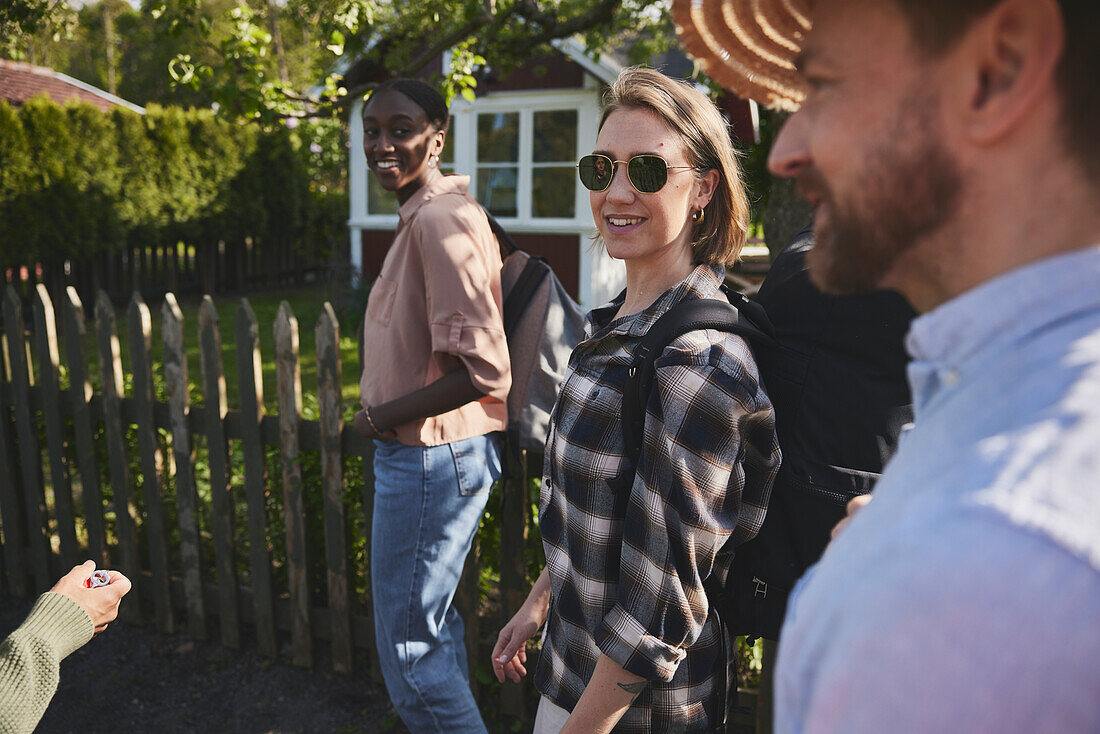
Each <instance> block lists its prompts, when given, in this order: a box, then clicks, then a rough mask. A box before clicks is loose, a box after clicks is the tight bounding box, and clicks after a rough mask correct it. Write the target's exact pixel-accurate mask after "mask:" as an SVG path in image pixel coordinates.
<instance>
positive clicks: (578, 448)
mask: <svg viewBox="0 0 1100 734" xmlns="http://www.w3.org/2000/svg"><path fill="white" fill-rule="evenodd" d="M606 102H607V106H606V108H605V110H604V113H603V117H602V119H601V122H600V129H599V135H598V137H597V141H596V150H595V152H594V153H593V154H592V155H587V156H584V157H583V158H581V160H580V163H579V164H578V166H577V168H578V173H579V175H580V180H581V182H582V183H583V184H584V185H585V186H586V187H587V188H588V189H590V190H591V195H590V199H591V204H592V216H593V218H594V219H595V221H596V227H597V229H598V231H599V236H600V238H601V239H602V241H603V243H604V245H605V246H606V248H607V251H608V253H610V254H611V255H612V256H613V257H616V258H621V259H622V260H624V261H625V264H626V290H625V291H624V292H623V293H622V294H620V295H619V296H618V298H616V299H615V300H614V301H612V302H611V303H610V304H608V305H607V306H604V307H602V308H598V309H596V310H594V311H592V312H591V313H590V314H589V315H588V320H587V323H586V331H585V333H586V339H585V340H584V341H582V342H581V344H580V345H579V346H578V347H577V348H576V350H574V352H573V354H572V356H571V358H570V363H569V367H570V369H569V372H568V373H567V375H566V378H565V380H564V382H563V384H562V387H561V391H560V393H559V396H558V401H557V404H556V405H555V408H554V412H553V416H552V419H551V425H550V435H549V437H548V439H547V444H546V463H545V466H544V476H543V484H542V495H541V499H540V518H539V523H540V528H541V531H542V538H543V546H544V549H545V551H546V568H545V569H544V570H543V571H542V574H541V575H540V576H539V578H538V580H537V581H536V583H535V586H534V588H533V589H532V591H531V593H530V595H529V596H528V597H527V600H526V601H525V602H524V604H523V606H522V607H521V609H520V610H519V612H517V613H516V615H515V616H514V617H513V618H512V619H511V621H509V623H508V624H507V625H506V626H505V627H504V629H503V630H502V631H501V633H500V636H499V637H498V639H497V643H496V647H495V648H494V650H493V660H492V664H493V667H494V670H495V672H496V675H497V678H498V679H499V680H501V681H503V679H504V678H505V677H507V678H510V679H511V680H513V681H517V682H518V681H519V680H520V678H521V677H522V676H523V675H525V674H526V672H527V671H526V668H525V663H526V662H527V656H526V652H525V649H524V645H525V642H526V640H528V639H529V638H531V637H532V636H533V635H534V634H535V633H536V631H537V630H538V629H539V628H540V627H542V626H543V624H544V623H545V630H544V640H543V645H542V652H541V654H540V655H539V660H538V666H537V667H536V669H535V674H534V680H535V685H536V687H537V688H538V689H539V691H540V692H541V694H542V697H541V700H540V705H539V711H538V714H537V716H536V722H535V731H536V732H539V733H540V734H541V733H542V732H559V731H560V732H584V733H585V734H590V733H591V732H608V731H611V730H612V729H614V731H616V732H639V733H640V732H667V731H677V732H713V731H715V730H718V729H720V727H721V725H722V721H723V708H724V705H725V688H724V679H725V677H724V673H723V671H724V666H725V662H726V661H725V647H724V640H723V635H722V631H721V629H720V625H719V624H718V622H717V619H716V616H715V613H714V611H713V609H712V608H711V607H710V605H709V604H708V601H707V596H706V592H705V591H704V589H703V580H704V579H705V578H707V577H708V576H709V575H710V574H711V572H712V570H713V569H715V568H716V566H717V565H718V564H722V563H726V564H727V565H728V563H729V561H728V560H724V561H723V560H722V558H725V554H723V556H722V557H721V558H720V557H719V554H718V551H719V549H720V548H722V546H723V545H724V544H725V543H726V541H727V540H729V539H730V538H731V537H732V538H733V540H734V542H738V541H744V540H747V539H748V538H750V537H752V535H754V534H755V533H756V531H757V530H758V529H759V527H760V524H761V522H762V521H763V514H764V509H765V505H766V501H767V494H768V491H769V488H770V486H771V482H772V480H773V478H774V474H775V471H776V469H777V468H778V462H779V449H778V445H777V443H776V439H775V430H774V429H775V419H774V413H773V411H772V407H771V403H770V401H769V400H768V397H767V396H766V395H765V394H764V392H763V390H762V389H761V385H760V383H759V380H758V376H757V370H756V365H755V363H754V362H753V358H752V353H751V351H750V350H749V347H748V345H747V344H746V343H745V342H744V341H743V340H742V339H741V338H740V337H737V336H734V335H730V334H726V333H724V332H717V331H710V330H700V331H695V332H690V333H688V334H685V335H684V336H682V337H680V338H678V339H676V340H675V341H674V342H673V343H672V344H671V345H670V346H669V347H668V348H667V349H666V350H665V351H664V353H663V354H662V355H660V357H659V358H658V360H657V362H656V367H657V369H656V378H655V381H654V388H653V392H652V393H651V395H650V398H649V402H648V405H647V415H646V419H645V420H646V424H645V438H644V444H643V448H642V455H641V459H640V461H639V462H638V467H637V470H636V472H634V473H633V475H632V476H629V477H619V478H618V479H619V482H616V484H620V483H621V484H620V486H624V487H625V489H621V490H618V491H617V490H613V489H612V488H611V487H610V486H609V480H613V479H615V478H616V477H617V475H618V473H619V471H620V467H621V466H622V465H623V464H624V461H623V454H624V450H623V442H622V426H621V425H620V420H621V406H622V392H623V387H624V385H625V384H626V381H627V379H628V374H627V372H628V369H629V366H630V364H631V359H632V354H633V350H634V348H635V347H636V346H637V345H638V343H639V342H640V341H641V338H642V337H643V336H644V335H645V333H646V332H647V331H648V329H649V328H650V327H651V326H652V325H653V323H654V322H655V321H656V320H657V319H658V318H659V317H660V316H661V315H662V314H664V313H665V312H666V311H668V310H669V309H670V308H672V307H673V306H674V305H675V304H677V303H679V302H680V301H682V300H685V299H695V298H716V299H721V298H724V295H723V294H722V293H721V291H720V287H721V285H722V282H723V278H724V274H725V267H726V266H728V265H732V264H733V263H734V262H735V261H736V259H737V256H738V253H739V252H740V250H741V247H742V245H743V244H744V241H745V233H746V226H747V222H748V204H747V201H746V197H745V193H744V191H743V189H742V186H741V181H740V174H739V171H738V168H737V164H736V161H735V158H734V152H733V148H732V146H731V144H730V139H729V132H728V130H727V126H726V123H725V122H724V120H723V119H722V117H721V115H720V114H719V112H718V110H717V109H716V108H715V107H714V105H713V104H712V103H711V102H710V101H709V100H708V99H707V98H706V97H705V96H704V95H703V94H701V93H700V92H698V91H696V90H695V89H694V88H692V87H690V86H688V85H687V84H685V83H682V82H680V81H674V80H672V79H669V78H668V77H665V76H664V75H662V74H660V73H658V72H656V71H653V70H649V69H628V70H626V71H624V72H623V73H622V74H621V75H620V76H619V78H618V79H617V80H616V81H615V82H614V84H612V86H611V88H610V89H609V91H608V94H607V99H606Z"/></svg>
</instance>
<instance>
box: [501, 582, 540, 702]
mask: <svg viewBox="0 0 1100 734" xmlns="http://www.w3.org/2000/svg"><path fill="white" fill-rule="evenodd" d="M549 611H550V577H549V575H547V573H546V569H543V570H542V573H541V574H539V578H538V580H537V581H535V585H534V587H532V589H531V593H530V594H528V595H527V600H526V601H524V602H523V606H522V607H520V608H519V611H518V612H516V613H515V614H514V615H513V616H512V618H511V619H510V620H508V624H506V625H504V629H502V630H501V631H500V634H499V635H497V644H496V645H494V646H493V673H495V674H496V677H497V680H498V681H500V682H501V683H503V682H504V679H505V678H508V680H510V681H512V682H513V683H519V682H520V680H521V679H522V678H523V676H525V675H527V668H525V667H524V665H525V664H526V663H527V641H528V640H529V639H531V638H532V637H534V636H535V633H537V632H538V631H539V628H540V627H542V625H543V623H544V622H545V621H546V615H547V614H548V613H549Z"/></svg>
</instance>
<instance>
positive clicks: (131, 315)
mask: <svg viewBox="0 0 1100 734" xmlns="http://www.w3.org/2000/svg"><path fill="white" fill-rule="evenodd" d="M126 318H127V321H128V322H129V326H130V367H131V368H132V369H133V374H134V402H135V404H136V406H137V435H138V450H139V451H140V452H141V474H142V495H143V496H144V497H145V510H146V518H145V536H146V540H147V541H148V543H149V570H150V571H152V574H153V577H152V579H151V583H150V587H151V589H152V595H153V609H154V612H155V615H156V620H157V629H159V630H161V631H162V632H172V631H173V630H174V628H175V620H174V619H173V617H172V597H171V594H170V592H169V588H168V579H169V572H168V545H167V537H166V536H165V529H166V528H167V522H166V521H165V517H164V501H163V498H162V492H163V486H164V482H163V474H164V456H163V454H162V453H161V450H160V441H159V440H158V438H157V424H156V421H155V420H154V418H153V401H154V400H155V396H154V395H153V360H152V342H153V337H152V331H153V325H152V319H151V317H150V316H149V307H148V306H146V305H145V301H143V300H141V294H140V293H138V292H137V291H134V295H133V298H131V299H130V306H129V308H128V309H127V314H126Z"/></svg>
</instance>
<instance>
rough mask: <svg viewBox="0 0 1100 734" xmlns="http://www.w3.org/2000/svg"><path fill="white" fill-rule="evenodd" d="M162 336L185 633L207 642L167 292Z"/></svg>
mask: <svg viewBox="0 0 1100 734" xmlns="http://www.w3.org/2000/svg"><path fill="white" fill-rule="evenodd" d="M161 315H162V317H163V334H164V381H165V384H166V385H167V388H168V420H169V423H171V425H172V455H173V456H174V457H175V462H174V464H175V467H176V480H175V482H176V514H177V515H178V520H179V526H180V562H181V563H182V564H183V594H184V598H185V604H186V606H187V632H188V634H190V635H191V636H192V637H194V638H196V639H199V640H205V639H206V607H205V605H204V604H203V591H202V574H201V572H200V559H201V556H200V553H199V514H198V501H197V497H196V495H195V472H194V461H195V451H194V449H193V448H192V446H191V430H190V428H189V427H188V424H187V417H188V415H189V414H190V412H191V396H190V393H189V392H188V389H189V383H188V378H187V351H186V350H185V349H184V342H183V311H181V310H180V307H179V303H177V302H176V297H175V295H173V294H171V293H166V294H165V296H164V305H163V306H161Z"/></svg>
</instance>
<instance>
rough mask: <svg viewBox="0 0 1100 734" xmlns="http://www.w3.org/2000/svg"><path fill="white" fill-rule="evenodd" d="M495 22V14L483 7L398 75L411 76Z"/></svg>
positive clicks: (425, 50)
mask: <svg viewBox="0 0 1100 734" xmlns="http://www.w3.org/2000/svg"><path fill="white" fill-rule="evenodd" d="M492 22H493V16H492V15H490V14H489V13H488V12H487V11H486V10H485V8H484V7H483V8H481V9H480V10H479V11H478V12H477V14H476V15H474V17H472V18H470V20H468V21H466V22H465V23H464V24H462V25H461V26H459V27H458V28H455V29H454V30H453V31H451V32H450V33H448V34H447V35H445V36H443V37H442V38H440V39H439V40H438V41H436V42H435V43H433V44H432V45H430V46H428V48H426V49H424V51H423V52H422V53H421V54H420V55H419V56H417V57H416V58H414V59H413V60H412V61H410V62H409V63H408V64H406V65H405V67H404V68H403V69H401V70H400V71H399V72H397V74H396V75H397V76H411V75H413V74H415V73H416V72H418V71H420V70H421V69H423V68H424V67H425V66H427V65H428V64H429V63H431V60H432V59H434V58H435V57H436V56H438V55H439V54H441V53H443V52H444V51H446V50H447V49H449V48H450V47H451V46H454V45H455V44H456V43H458V42H460V41H462V40H463V39H464V38H467V37H469V36H470V35H471V34H473V32H474V31H476V30H477V29H478V28H483V27H485V26H487V25H489V24H490V23H492Z"/></svg>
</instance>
